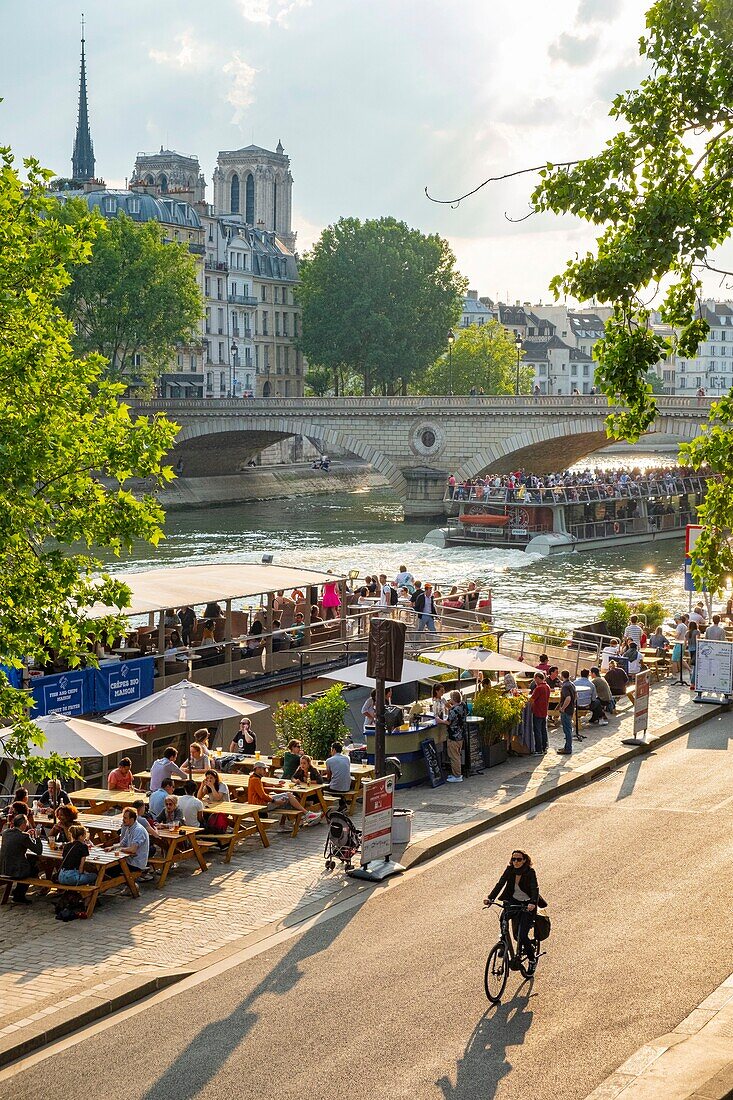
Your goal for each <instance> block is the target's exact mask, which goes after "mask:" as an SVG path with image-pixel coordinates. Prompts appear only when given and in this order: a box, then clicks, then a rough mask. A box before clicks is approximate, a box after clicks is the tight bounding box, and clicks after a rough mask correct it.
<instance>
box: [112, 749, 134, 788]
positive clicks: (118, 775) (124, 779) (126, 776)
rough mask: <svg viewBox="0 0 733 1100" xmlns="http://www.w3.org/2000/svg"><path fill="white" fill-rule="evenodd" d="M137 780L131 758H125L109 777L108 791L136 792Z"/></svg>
mask: <svg viewBox="0 0 733 1100" xmlns="http://www.w3.org/2000/svg"><path fill="white" fill-rule="evenodd" d="M134 787H135V780H134V778H133V775H132V760H130V757H129V756H123V757H122V759H121V760H120V762H119V764H118V765H117V767H116V768H114V769H113V770H112V771H111V772H110V773H109V775H108V776H107V790H108V791H131V790H134Z"/></svg>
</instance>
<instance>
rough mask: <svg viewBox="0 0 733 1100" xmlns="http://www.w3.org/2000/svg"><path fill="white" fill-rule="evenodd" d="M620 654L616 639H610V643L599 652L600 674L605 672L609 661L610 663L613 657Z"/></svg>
mask: <svg viewBox="0 0 733 1100" xmlns="http://www.w3.org/2000/svg"><path fill="white" fill-rule="evenodd" d="M620 652H621V644H620V642H619V640H618V638H611V641H610V642H609V643H608V645H607V646H604V647H603V649H602V650H601V672H605V671H606V669H607V668H608V664H609V661H612V660H613V658H614V657H618V655H619V654H620Z"/></svg>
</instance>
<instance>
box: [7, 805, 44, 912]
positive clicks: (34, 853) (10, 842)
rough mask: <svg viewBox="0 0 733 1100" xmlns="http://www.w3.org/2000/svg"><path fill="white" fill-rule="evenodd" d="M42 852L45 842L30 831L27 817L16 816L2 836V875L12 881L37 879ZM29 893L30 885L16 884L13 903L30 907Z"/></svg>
mask: <svg viewBox="0 0 733 1100" xmlns="http://www.w3.org/2000/svg"><path fill="white" fill-rule="evenodd" d="M42 851H43V842H42V841H41V840H40V839H37V838H36V836H35V834H34V833H33V832H32V831H31V830H30V827H29V824H28V818H27V817H26V815H25V814H15V816H14V817H12V818H11V825H10V828H9V829H5V830H4V832H3V834H2V836H0V875H4V876H5V878H12V879H21V878H35V877H36V875H37V874H38V857H39V856H40V855H41V853H42ZM27 893H28V883H27V882H16V884H15V887H14V888H13V901H14V902H16V904H18V905H30V904H31V902H30V900H29V899H28V898H27V897H26V894H27Z"/></svg>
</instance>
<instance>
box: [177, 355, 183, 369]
mask: <svg viewBox="0 0 733 1100" xmlns="http://www.w3.org/2000/svg"><path fill="white" fill-rule="evenodd" d="M176 362H177V363H178V366H179V367H182V366H183V358H182V356H181V355H180V354H179V355H177V356H176Z"/></svg>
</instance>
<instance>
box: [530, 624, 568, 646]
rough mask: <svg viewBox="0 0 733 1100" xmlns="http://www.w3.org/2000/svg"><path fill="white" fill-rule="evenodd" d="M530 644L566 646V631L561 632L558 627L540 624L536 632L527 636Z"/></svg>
mask: <svg viewBox="0 0 733 1100" xmlns="http://www.w3.org/2000/svg"><path fill="white" fill-rule="evenodd" d="M527 637H528V638H529V640H530V642H537V644H538V645H562V646H564V645H567V641H568V635H567V631H566V630H561V629H560V627H558V626H553V624H552V623H541V624H540V629H539V630H538V631H536V632H533V633H531V634H528V635H527Z"/></svg>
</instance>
